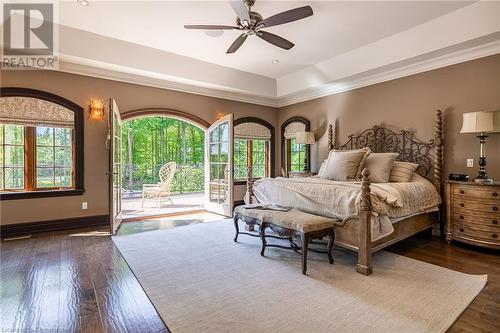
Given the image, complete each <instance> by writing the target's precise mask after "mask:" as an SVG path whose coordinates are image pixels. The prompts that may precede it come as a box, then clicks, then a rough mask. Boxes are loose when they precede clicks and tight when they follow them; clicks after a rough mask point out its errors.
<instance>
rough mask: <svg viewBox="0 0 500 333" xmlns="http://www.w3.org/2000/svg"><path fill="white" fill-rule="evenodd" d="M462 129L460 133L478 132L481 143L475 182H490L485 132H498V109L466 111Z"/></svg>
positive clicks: (499, 115) (499, 114) (499, 113)
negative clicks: (487, 170)
mask: <svg viewBox="0 0 500 333" xmlns="http://www.w3.org/2000/svg"><path fill="white" fill-rule="evenodd" d="M462 117H463V119H462V129H461V130H460V133H479V135H478V136H477V137H478V138H479V142H480V144H481V148H480V152H479V175H478V176H477V177H476V178H475V179H474V181H475V182H492V181H493V179H491V178H490V177H488V175H487V174H486V152H485V144H486V138H487V137H488V136H487V135H486V133H493V132H500V111H495V112H467V113H464V114H463V115H462Z"/></svg>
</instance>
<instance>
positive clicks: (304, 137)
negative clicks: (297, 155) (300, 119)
mask: <svg viewBox="0 0 500 333" xmlns="http://www.w3.org/2000/svg"><path fill="white" fill-rule="evenodd" d="M295 142H296V143H297V144H301V145H312V144H314V143H316V139H315V138H314V132H297V133H296V136H295ZM304 171H308V170H307V154H305V157H304Z"/></svg>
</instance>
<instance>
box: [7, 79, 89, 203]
mask: <svg viewBox="0 0 500 333" xmlns="http://www.w3.org/2000/svg"><path fill="white" fill-rule="evenodd" d="M0 110H1V111H0V122H1V125H0V155H1V156H0V190H1V199H3V200H5V199H15V198H33V197H44V196H63V195H75V194H81V193H83V191H84V190H83V109H82V108H81V107H80V106H78V105H76V104H74V103H72V102H70V101H68V100H66V99H64V98H62V97H59V96H56V95H52V94H49V93H46V92H43V91H38V90H32V89H24V88H2V89H1V98H0Z"/></svg>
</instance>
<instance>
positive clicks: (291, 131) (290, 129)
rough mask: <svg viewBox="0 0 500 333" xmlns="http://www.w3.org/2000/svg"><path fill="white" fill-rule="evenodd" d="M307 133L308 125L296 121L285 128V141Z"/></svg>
mask: <svg viewBox="0 0 500 333" xmlns="http://www.w3.org/2000/svg"><path fill="white" fill-rule="evenodd" d="M305 131H306V125H305V124H304V123H301V122H298V121H295V122H293V123H290V124H288V125H287V126H286V127H285V133H284V136H285V139H293V138H295V137H296V133H297V132H305Z"/></svg>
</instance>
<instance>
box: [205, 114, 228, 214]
mask: <svg viewBox="0 0 500 333" xmlns="http://www.w3.org/2000/svg"><path fill="white" fill-rule="evenodd" d="M233 140H234V139H233V115H232V114H229V115H227V116H224V117H222V118H220V119H219V120H217V121H216V122H215V123H213V124H212V126H210V127H209V129H208V130H207V135H206V136H205V208H206V209H207V210H208V211H209V212H214V213H217V214H221V215H225V216H232V215H233Z"/></svg>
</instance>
